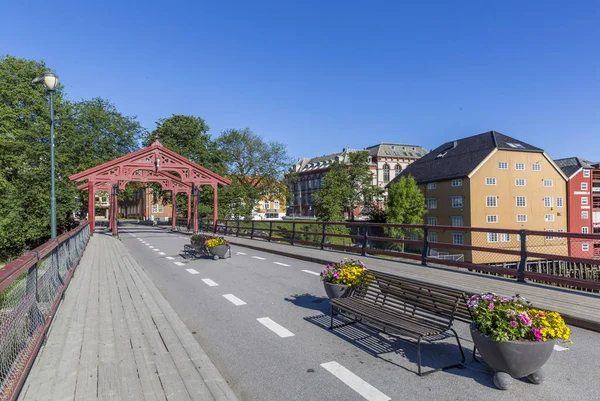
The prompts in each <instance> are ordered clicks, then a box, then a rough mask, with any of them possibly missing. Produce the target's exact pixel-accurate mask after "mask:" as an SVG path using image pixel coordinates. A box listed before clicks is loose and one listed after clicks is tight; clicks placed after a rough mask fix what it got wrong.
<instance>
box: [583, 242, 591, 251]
mask: <svg viewBox="0 0 600 401" xmlns="http://www.w3.org/2000/svg"><path fill="white" fill-rule="evenodd" d="M581 250H582V251H583V252H588V251H589V250H590V244H589V243H588V242H584V243H582V244H581Z"/></svg>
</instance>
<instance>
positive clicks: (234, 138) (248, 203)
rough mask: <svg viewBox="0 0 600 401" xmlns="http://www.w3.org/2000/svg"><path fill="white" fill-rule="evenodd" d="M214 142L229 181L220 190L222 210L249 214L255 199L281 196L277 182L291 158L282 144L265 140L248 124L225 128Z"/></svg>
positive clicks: (281, 185) (240, 214)
mask: <svg viewBox="0 0 600 401" xmlns="http://www.w3.org/2000/svg"><path fill="white" fill-rule="evenodd" d="M216 143H217V146H218V148H219V150H220V151H221V154H222V155H223V160H224V161H225V163H226V165H227V174H228V176H229V177H230V178H231V181H232V184H231V186H229V187H227V188H224V189H223V190H222V191H221V194H222V198H221V200H222V201H223V202H222V207H223V211H224V212H225V213H227V210H229V211H230V213H229V214H233V215H235V216H244V217H250V216H251V214H252V210H253V209H254V208H255V207H256V204H257V203H258V201H259V200H261V199H263V198H265V199H267V200H274V199H280V200H282V199H285V195H286V193H287V190H286V188H285V186H284V185H283V184H282V183H281V182H282V180H283V178H284V175H285V173H286V171H287V170H288V168H289V166H290V164H291V163H292V160H291V159H290V157H289V156H288V154H287V150H286V148H285V145H284V144H282V143H279V142H268V141H265V140H264V139H263V138H262V137H261V136H260V135H258V134H255V133H254V132H252V131H251V130H250V129H249V128H244V129H228V130H225V131H223V132H222V133H221V135H220V136H219V137H218V138H217V140H216Z"/></svg>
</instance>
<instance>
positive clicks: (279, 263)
mask: <svg viewBox="0 0 600 401" xmlns="http://www.w3.org/2000/svg"><path fill="white" fill-rule="evenodd" d="M273 263H275V264H276V265H279V266H285V267H290V266H291V265H286V264H285V263H281V262H273Z"/></svg>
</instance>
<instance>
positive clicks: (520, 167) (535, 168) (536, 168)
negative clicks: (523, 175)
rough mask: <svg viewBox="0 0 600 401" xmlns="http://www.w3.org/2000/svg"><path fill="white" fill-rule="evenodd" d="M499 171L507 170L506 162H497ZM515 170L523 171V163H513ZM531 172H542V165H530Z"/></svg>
mask: <svg viewBox="0 0 600 401" xmlns="http://www.w3.org/2000/svg"><path fill="white" fill-rule="evenodd" d="M498 169H499V170H508V162H498ZM515 170H518V171H525V163H515ZM531 171H542V165H541V164H540V163H532V164H531Z"/></svg>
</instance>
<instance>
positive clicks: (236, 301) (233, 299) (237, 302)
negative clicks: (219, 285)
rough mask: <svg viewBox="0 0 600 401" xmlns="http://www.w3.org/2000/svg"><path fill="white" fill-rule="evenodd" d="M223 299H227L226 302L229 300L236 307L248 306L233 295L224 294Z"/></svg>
mask: <svg viewBox="0 0 600 401" xmlns="http://www.w3.org/2000/svg"><path fill="white" fill-rule="evenodd" d="M223 298H225V299H226V300H228V301H229V302H231V303H232V304H234V305H235V306H240V305H246V303H245V302H244V301H242V300H241V299H239V298H238V297H236V296H235V295H233V294H223Z"/></svg>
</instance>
